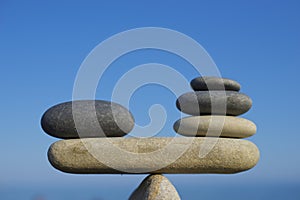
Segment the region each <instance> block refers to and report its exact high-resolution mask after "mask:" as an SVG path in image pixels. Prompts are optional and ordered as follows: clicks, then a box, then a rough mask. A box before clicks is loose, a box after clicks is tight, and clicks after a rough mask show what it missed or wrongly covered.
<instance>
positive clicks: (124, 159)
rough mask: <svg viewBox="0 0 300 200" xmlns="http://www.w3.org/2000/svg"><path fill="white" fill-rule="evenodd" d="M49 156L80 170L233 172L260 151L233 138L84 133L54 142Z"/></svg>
mask: <svg viewBox="0 0 300 200" xmlns="http://www.w3.org/2000/svg"><path fill="white" fill-rule="evenodd" d="M206 145H208V146H206ZM209 147H211V149H209ZM166 149H167V151H166ZM207 149H209V151H208V152H207V154H205V156H202V157H200V153H202V152H204V151H206V150H207ZM178 153H179V156H178V157H177V155H178ZM174 155H175V156H174ZM173 158H176V159H174V160H173ZM48 159H49V161H50V163H51V164H52V166H53V167H55V168H56V169H58V170H60V171H63V172H68V173H75V174H124V173H131V174H134V173H141V174H145V173H162V174H165V173H170V174H197V173H221V174H230V173H237V172H242V171H245V170H248V169H251V168H252V167H254V166H255V165H256V163H257V162H258V160H259V151H258V149H257V147H256V146H255V145H254V144H253V143H252V142H250V141H246V140H240V139H230V138H208V137H205V138H203V137H180V138H178V137H176V138H84V139H73V140H61V141H58V142H56V143H54V144H52V145H51V147H50V148H49V151H48ZM157 166H163V167H161V168H157Z"/></svg>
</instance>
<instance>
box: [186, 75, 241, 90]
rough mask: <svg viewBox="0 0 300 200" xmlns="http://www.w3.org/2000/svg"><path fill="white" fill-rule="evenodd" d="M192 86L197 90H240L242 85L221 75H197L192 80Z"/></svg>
mask: <svg viewBox="0 0 300 200" xmlns="http://www.w3.org/2000/svg"><path fill="white" fill-rule="evenodd" d="M191 87H192V88H193V90H195V91H206V90H232V91H239V90H240V89H241V85H240V84H239V83H238V82H236V81H234V80H231V79H227V78H219V77H211V76H204V77H197V78H195V79H193V80H192V81H191Z"/></svg>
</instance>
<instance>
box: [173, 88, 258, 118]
mask: <svg viewBox="0 0 300 200" xmlns="http://www.w3.org/2000/svg"><path fill="white" fill-rule="evenodd" d="M176 106H177V108H178V109H179V110H180V111H182V112H184V113H186V114H190V115H233V116H237V115H241V114H243V113H245V112H247V111H248V110H249V109H250V108H251V106H252V100H251V99H250V97H248V96H247V95H245V94H242V93H238V92H235V91H196V92H188V93H185V94H183V95H181V96H180V97H179V98H178V99H177V101H176Z"/></svg>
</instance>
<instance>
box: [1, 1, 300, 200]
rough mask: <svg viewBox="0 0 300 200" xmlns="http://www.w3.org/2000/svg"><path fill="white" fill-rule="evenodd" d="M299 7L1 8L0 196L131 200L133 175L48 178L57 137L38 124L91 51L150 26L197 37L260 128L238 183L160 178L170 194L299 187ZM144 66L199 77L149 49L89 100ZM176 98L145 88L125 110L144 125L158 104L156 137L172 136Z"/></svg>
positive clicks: (7, 4) (17, 4)
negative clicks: (65, 194) (252, 163)
mask: <svg viewBox="0 0 300 200" xmlns="http://www.w3.org/2000/svg"><path fill="white" fill-rule="evenodd" d="M299 9H300V3H299V2H298V1H291V0H288V1H271V0H270V1H258V0H257V1H256V0H254V1H178V2H175V1H107V2H106V1H84V2H83V1H77V2H74V1H47V2H42V1H31V0H28V1H6V0H2V1H0V67H1V68H0V69H1V73H0V76H1V79H0V85H1V92H2V96H1V97H2V98H1V104H0V108H1V115H0V120H1V127H0V133H1V137H2V139H1V140H0V158H1V164H0V177H1V178H0V188H6V187H10V188H15V190H16V191H17V189H16V188H23V187H27V188H34V187H35V186H37V185H39V186H45V187H50V186H61V187H64V186H63V185H64V184H66V185H67V186H68V187H72V186H74V187H75V186H77V187H78V186H81V185H82V187H84V186H86V185H88V184H99V185H100V186H103V185H105V186H107V187H108V188H109V187H117V186H120V187H123V188H125V189H126V191H127V192H129V193H130V191H131V190H132V189H133V188H134V187H135V186H136V185H137V184H138V183H139V182H140V181H141V180H142V178H143V177H144V176H139V175H137V176H117V175H114V176H109V175H105V176H101V175H97V176H80V175H68V174H63V173H61V172H58V171H56V170H54V169H53V168H52V167H51V166H50V165H49V164H48V161H47V157H46V152H47V149H48V147H49V145H50V144H51V143H53V142H55V141H57V139H55V138H52V137H50V136H48V135H46V134H45V133H44V132H43V131H42V130H41V128H40V118H41V115H42V114H43V112H44V111H45V110H46V109H47V108H49V107H50V106H52V105H55V104H57V103H60V102H64V101H69V100H71V99H72V90H73V84H74V80H75V77H76V74H77V71H78V69H79V67H80V65H81V63H82V61H83V60H84V59H85V57H86V56H87V55H88V53H89V52H90V51H91V50H92V49H93V48H94V47H95V46H96V45H98V44H99V43H100V42H101V41H103V40H105V39H107V38H108V37H110V36H112V35H114V34H116V33H119V32H122V31H125V30H128V29H132V28H139V27H148V26H151V27H164V28H169V29H173V30H176V31H180V32H182V33H184V34H186V35H188V36H190V37H192V38H193V39H195V40H196V41H197V42H199V43H200V44H201V45H202V46H203V47H204V48H205V49H206V50H207V52H208V53H209V54H210V55H211V57H212V58H213V60H214V61H215V62H216V64H217V66H218V68H219V70H220V72H221V74H222V76H223V77H228V78H232V79H234V80H237V81H238V82H239V83H240V84H241V85H242V89H241V92H243V93H246V94H248V95H249V96H250V97H251V98H252V99H253V107H252V109H251V110H250V111H249V112H248V113H246V114H244V115H243V117H245V118H247V119H250V120H253V121H254V122H255V123H256V124H257V127H258V131H257V134H256V135H255V136H253V137H251V138H249V140H251V141H253V142H254V143H255V144H257V146H258V147H259V149H260V151H261V160H260V162H259V163H258V165H257V166H256V167H255V168H254V169H252V170H250V171H248V172H245V173H241V174H237V175H226V176H224V175H171V176H168V177H169V178H170V179H171V180H172V181H173V182H174V184H175V185H176V186H177V187H178V189H179V190H184V188H185V186H186V185H187V186H186V187H189V188H192V189H191V190H192V191H193V192H194V193H195V195H196V194H197V191H199V188H197V185H203V184H204V182H205V184H208V185H209V184H211V185H214V184H216V183H217V184H218V185H219V186H220V187H222V186H225V185H228V184H233V185H234V184H236V185H239V184H246V183H247V184H248V183H249V184H250V183H251V184H259V183H260V184H262V185H272V184H274V183H278V184H290V185H292V186H293V187H298V188H299V186H300V182H299V180H300V171H299V166H300V157H299V151H300V145H299V141H300V134H299V132H298V129H299V126H298V125H299V124H298V123H299V122H300V118H299V117H298V115H299V111H300V104H299V98H300V96H299V95H300V89H299V83H298V80H299V73H300V60H299V55H300V37H299V35H300V22H299V19H300V12H299ZM150 62H156V63H162V64H166V65H169V66H171V67H173V68H174V69H176V70H178V71H179V72H181V73H182V74H183V75H184V76H185V77H186V78H187V79H188V80H191V79H193V78H194V77H196V76H197V73H196V72H195V70H193V69H192V67H191V66H190V65H189V64H188V63H187V62H186V61H184V60H183V59H181V58H179V57H178V56H175V55H172V54H169V53H166V52H161V51H157V50H144V51H138V52H133V53H130V54H128V55H126V56H123V57H121V58H120V59H119V60H117V61H116V62H114V63H113V64H112V66H111V68H110V71H108V72H107V74H106V76H105V77H104V79H103V81H102V82H101V83H100V84H101V85H99V86H98V87H99V88H98V90H97V94H96V97H97V98H98V99H108V98H109V95H110V92H111V89H112V87H113V84H114V82H115V81H116V80H117V78H118V77H120V76H121V75H122V73H124V72H126V71H127V70H129V69H131V68H132V67H134V66H136V65H139V64H144V63H150ZM162 76H163V75H162ZM175 100H176V98H175V97H174V95H172V94H171V93H170V92H169V91H168V90H166V89H164V88H162V87H158V86H153V85H152V86H146V87H143V88H141V89H139V90H138V91H137V92H136V93H135V94H134V95H133V97H132V100H131V103H130V110H132V112H133V114H134V116H135V118H136V121H137V122H138V123H140V124H147V123H148V122H149V117H148V114H147V112H148V108H149V106H151V105H152V104H154V103H161V104H162V105H164V106H165V108H166V110H167V112H168V115H169V117H170V118H168V123H167V124H166V127H165V129H164V132H165V133H170V132H172V133H173V130H172V124H173V122H174V120H176V119H178V118H179V117H180V113H179V111H177V110H176V108H175ZM115 185H117V186H115ZM67 186H65V187H67ZM202 187H205V186H202ZM193 188H194V189H193ZM3 191H4V189H3V190H0V193H1V192H2V193H3ZM283 192H284V191H283ZM33 193H34V192H33ZM70 193H71V192H70ZM298 195H299V193H298ZM0 196H1V194H0ZM87 198H88V197H87ZM103 198H105V199H106V197H103ZM107 198H108V197H107ZM53 199H54V198H53Z"/></svg>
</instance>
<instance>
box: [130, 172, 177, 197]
mask: <svg viewBox="0 0 300 200" xmlns="http://www.w3.org/2000/svg"><path fill="white" fill-rule="evenodd" d="M129 200H180V197H179V194H178V192H177V191H176V188H175V187H174V185H173V184H172V183H171V182H170V181H169V180H168V179H167V178H166V177H164V176H163V175H160V174H155V175H149V176H148V177H147V178H145V179H144V180H143V182H142V183H141V184H140V185H139V187H138V188H137V189H136V190H135V191H134V192H133V193H132V194H131V196H130V197H129Z"/></svg>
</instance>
